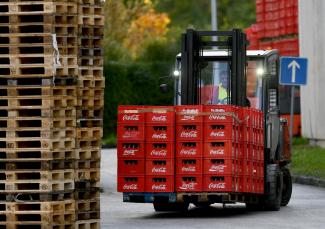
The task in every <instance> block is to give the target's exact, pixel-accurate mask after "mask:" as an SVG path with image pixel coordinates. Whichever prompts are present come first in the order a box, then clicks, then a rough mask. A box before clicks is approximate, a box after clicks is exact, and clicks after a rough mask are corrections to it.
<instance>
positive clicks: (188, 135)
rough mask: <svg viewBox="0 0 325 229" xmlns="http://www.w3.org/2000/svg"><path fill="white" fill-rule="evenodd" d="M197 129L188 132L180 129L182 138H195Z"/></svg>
mask: <svg viewBox="0 0 325 229" xmlns="http://www.w3.org/2000/svg"><path fill="white" fill-rule="evenodd" d="M197 135H198V134H197V131H195V130H192V131H190V132H187V131H182V133H181V137H182V138H197Z"/></svg>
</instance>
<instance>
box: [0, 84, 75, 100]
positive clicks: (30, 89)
mask: <svg viewBox="0 0 325 229" xmlns="http://www.w3.org/2000/svg"><path fill="white" fill-rule="evenodd" d="M0 95H1V98H3V97H7V98H10V97H13V98H16V97H19V96H37V97H36V98H39V97H40V96H42V97H44V96H46V97H47V96H73V97H76V96H77V88H76V87H75V86H25V87H19V86H18V87H4V86H0Z"/></svg>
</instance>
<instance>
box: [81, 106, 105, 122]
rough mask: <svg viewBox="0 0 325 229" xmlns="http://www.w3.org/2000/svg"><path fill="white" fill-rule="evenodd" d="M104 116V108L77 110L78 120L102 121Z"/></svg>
mask: <svg viewBox="0 0 325 229" xmlns="http://www.w3.org/2000/svg"><path fill="white" fill-rule="evenodd" d="M103 116H104V109H103V108H97V107H93V108H83V107H79V108H78V110H77V119H81V118H86V119H100V118H103Z"/></svg>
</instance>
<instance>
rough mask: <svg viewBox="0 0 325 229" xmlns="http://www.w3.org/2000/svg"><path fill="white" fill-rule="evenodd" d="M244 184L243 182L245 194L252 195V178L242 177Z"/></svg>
mask: <svg viewBox="0 0 325 229" xmlns="http://www.w3.org/2000/svg"><path fill="white" fill-rule="evenodd" d="M242 182H243V192H246V193H251V192H252V186H253V178H252V176H247V175H244V176H242Z"/></svg>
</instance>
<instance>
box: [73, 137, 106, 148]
mask: <svg viewBox="0 0 325 229" xmlns="http://www.w3.org/2000/svg"><path fill="white" fill-rule="evenodd" d="M101 146H102V142H101V139H96V140H83V139H77V141H76V148H77V149H82V150H85V149H93V148H100V147H101Z"/></svg>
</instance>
